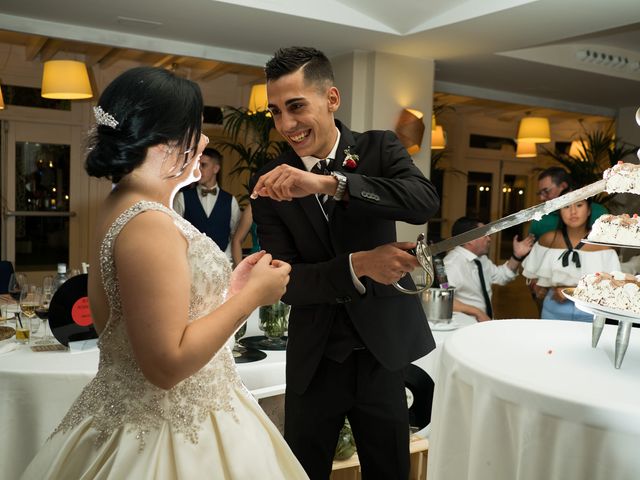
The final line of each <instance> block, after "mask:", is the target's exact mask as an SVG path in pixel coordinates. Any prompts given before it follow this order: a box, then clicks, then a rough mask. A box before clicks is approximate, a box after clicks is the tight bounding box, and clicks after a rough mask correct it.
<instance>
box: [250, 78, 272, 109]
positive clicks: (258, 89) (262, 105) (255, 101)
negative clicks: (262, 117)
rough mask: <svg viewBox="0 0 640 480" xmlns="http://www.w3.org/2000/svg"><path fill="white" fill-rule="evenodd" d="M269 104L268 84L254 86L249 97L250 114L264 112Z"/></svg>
mask: <svg viewBox="0 0 640 480" xmlns="http://www.w3.org/2000/svg"><path fill="white" fill-rule="evenodd" d="M268 104H269V103H268V100H267V84H266V83H261V84H259V85H253V86H252V87H251V95H249V113H258V112H264V111H265V110H266V109H267V105H268Z"/></svg>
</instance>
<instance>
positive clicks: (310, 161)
mask: <svg viewBox="0 0 640 480" xmlns="http://www.w3.org/2000/svg"><path fill="white" fill-rule="evenodd" d="M336 132H338V136H337V138H336V143H335V144H334V145H333V148H332V149H331V151H330V152H329V155H328V156H327V158H326V159H329V160H334V159H335V158H336V152H337V151H338V144H339V143H340V130H338V127H336ZM326 159H324V158H316V157H312V156H307V157H301V158H300V160H302V163H304V168H306V169H307V172H310V171H311V169H312V168H313V167H314V166H315V165H316V164H317V163H318V162H320V161H322V160H326ZM316 199H317V200H318V206H319V207H320V209H321V210H322V212H323V213H324V208H322V204H321V203H320V199H319V198H318V195H316ZM326 216H327V215H326V214H325V218H326ZM328 220H329V219H327V221H328ZM351 255H352V254H349V271H350V272H351V281H352V282H353V286H354V287H356V290H358V293H360V295H364V294H365V293H366V292H367V289H366V288H365V286H364V285H363V284H362V282H361V281H360V279H359V278H358V277H356V274H355V272H354V271H353V263H352V262H351Z"/></svg>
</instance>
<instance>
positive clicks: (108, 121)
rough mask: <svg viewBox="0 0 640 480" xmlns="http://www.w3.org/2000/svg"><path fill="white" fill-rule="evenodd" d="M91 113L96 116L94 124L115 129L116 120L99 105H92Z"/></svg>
mask: <svg viewBox="0 0 640 480" xmlns="http://www.w3.org/2000/svg"><path fill="white" fill-rule="evenodd" d="M93 115H94V116H95V117H96V125H104V126H106V127H111V128H113V129H115V128H116V127H117V126H118V123H119V122H118V121H117V120H116V119H115V118H113V115H111V114H110V113H107V112H105V111H104V110H103V109H102V107H101V106H100V105H98V106H97V107H93Z"/></svg>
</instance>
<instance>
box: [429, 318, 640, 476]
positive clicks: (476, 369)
mask: <svg viewBox="0 0 640 480" xmlns="http://www.w3.org/2000/svg"><path fill="white" fill-rule="evenodd" d="M615 333H616V327H614V326H611V325H607V326H605V330H604V332H603V334H602V338H601V339H600V343H599V346H598V347H597V348H595V349H592V348H591V325H590V324H589V323H581V322H563V321H541V320H502V321H494V322H486V323H480V324H477V325H475V326H472V327H469V328H465V329H461V330H458V331H456V332H455V333H454V334H452V335H451V336H450V338H449V339H448V340H447V342H446V344H445V345H444V348H443V349H442V352H441V361H440V371H439V374H438V377H439V382H438V383H437V384H436V394H435V400H434V409H433V422H432V425H431V428H432V430H431V436H430V440H429V443H430V446H429V466H428V475H427V476H428V478H429V479H434V480H449V479H450V480H463V479H474V480H529V479H531V480H533V479H536V480H538V479H545V480H572V479H575V480H584V479H590V480H592V479H593V480H616V479H620V480H623V479H624V480H627V479H628V480H631V479H638V478H640V331H636V329H634V331H632V333H631V340H630V344H629V348H628V350H627V354H626V357H625V359H624V363H623V364H622V368H621V369H620V370H616V369H614V367H613V356H614V342H615Z"/></svg>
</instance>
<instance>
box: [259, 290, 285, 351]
mask: <svg viewBox="0 0 640 480" xmlns="http://www.w3.org/2000/svg"><path fill="white" fill-rule="evenodd" d="M290 309H291V307H290V306H289V305H287V304H286V303H284V302H282V301H279V302H278V303H274V304H273V305H266V306H263V307H260V310H259V311H258V314H259V316H260V324H259V325H258V327H259V328H260V330H262V331H263V332H264V335H265V337H267V338H266V339H264V340H262V341H261V344H262V345H264V346H268V347H271V348H285V347H286V346H287V341H286V339H283V338H282V337H283V336H284V335H285V334H286V333H287V330H288V327H289V310H290Z"/></svg>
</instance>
